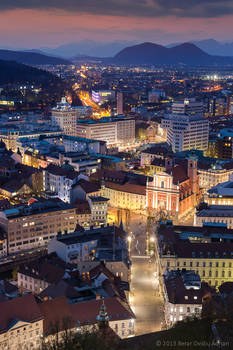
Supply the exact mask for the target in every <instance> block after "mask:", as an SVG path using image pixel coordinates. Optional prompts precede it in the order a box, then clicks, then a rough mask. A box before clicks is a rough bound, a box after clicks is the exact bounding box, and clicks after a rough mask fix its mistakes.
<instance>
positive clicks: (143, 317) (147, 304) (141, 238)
mask: <svg viewBox="0 0 233 350" xmlns="http://www.w3.org/2000/svg"><path fill="white" fill-rule="evenodd" d="M130 219H131V220H130V223H129V227H130V230H131V232H132V234H131V237H132V240H131V242H130V244H131V260H132V270H131V293H130V305H131V307H132V309H133V311H134V313H135V315H136V323H135V333H136V335H140V334H145V333H150V332H155V331H158V330H160V329H161V322H163V299H162V297H161V296H160V295H159V285H158V279H157V276H158V273H157V265H156V261H155V258H149V257H148V256H146V245H147V244H146V216H145V215H140V214H135V213H131V217H130Z"/></svg>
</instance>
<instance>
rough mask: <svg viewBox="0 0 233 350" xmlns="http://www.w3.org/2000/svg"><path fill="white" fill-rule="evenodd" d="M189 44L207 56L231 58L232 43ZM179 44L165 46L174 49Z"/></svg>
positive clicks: (210, 41) (214, 41)
mask: <svg viewBox="0 0 233 350" xmlns="http://www.w3.org/2000/svg"><path fill="white" fill-rule="evenodd" d="M190 43H192V44H194V45H196V46H197V47H199V48H200V49H201V50H203V51H205V52H206V53H208V54H209V55H217V56H233V42H230V43H224V42H219V41H217V40H214V39H205V40H200V41H190ZM180 44H181V43H173V44H170V45H167V47H174V46H177V45H180Z"/></svg>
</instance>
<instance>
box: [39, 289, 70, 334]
mask: <svg viewBox="0 0 233 350" xmlns="http://www.w3.org/2000/svg"><path fill="white" fill-rule="evenodd" d="M38 306H39V309H40V312H41V314H42V315H43V318H44V334H45V335H48V334H53V333H55V332H56V331H61V330H64V329H66V327H69V328H72V327H73V326H74V322H73V319H72V313H71V309H70V306H69V304H68V302H67V300H66V297H65V296H62V297H59V298H56V299H52V300H48V301H44V302H42V303H39V304H38Z"/></svg>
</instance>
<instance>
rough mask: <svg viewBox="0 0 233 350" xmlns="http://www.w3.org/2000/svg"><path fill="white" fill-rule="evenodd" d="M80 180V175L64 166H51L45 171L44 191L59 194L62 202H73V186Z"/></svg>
mask: <svg viewBox="0 0 233 350" xmlns="http://www.w3.org/2000/svg"><path fill="white" fill-rule="evenodd" d="M77 180H78V173H76V172H75V171H73V170H67V169H66V164H65V165H64V166H61V167H59V166H56V165H49V166H48V167H47V168H46V169H44V170H43V189H44V191H51V192H54V193H55V194H57V196H58V198H60V199H61V200H62V201H64V202H67V203H70V202H71V201H72V186H73V185H74V184H75V183H76V182H77Z"/></svg>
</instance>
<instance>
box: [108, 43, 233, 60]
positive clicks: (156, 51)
mask: <svg viewBox="0 0 233 350" xmlns="http://www.w3.org/2000/svg"><path fill="white" fill-rule="evenodd" d="M113 61H114V62H115V63H120V64H172V65H173V64H174V65H176V64H186V65H233V57H222V56H212V55H209V54H207V53H206V52H204V51H203V50H201V49H200V48H198V47H197V46H195V45H194V44H191V43H184V44H181V45H178V46H174V47H171V48H168V47H165V46H162V45H157V44H153V43H142V44H139V45H134V46H130V47H127V48H125V49H123V50H121V51H120V52H119V53H118V54H116V55H115V56H114V59H113Z"/></svg>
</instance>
